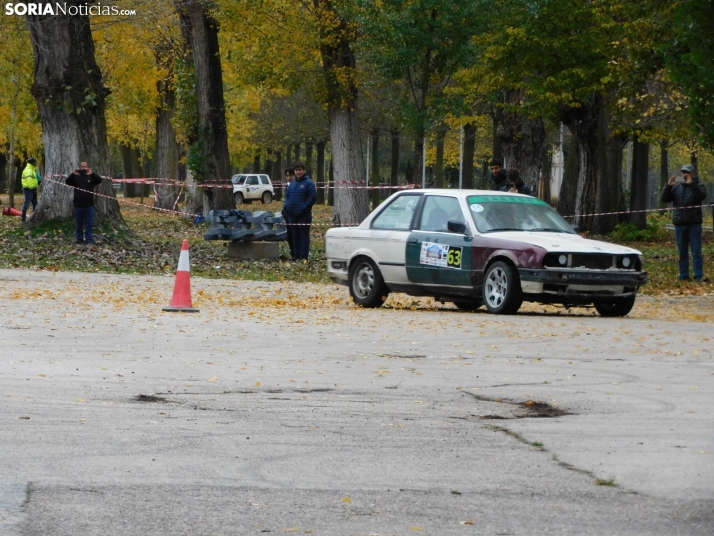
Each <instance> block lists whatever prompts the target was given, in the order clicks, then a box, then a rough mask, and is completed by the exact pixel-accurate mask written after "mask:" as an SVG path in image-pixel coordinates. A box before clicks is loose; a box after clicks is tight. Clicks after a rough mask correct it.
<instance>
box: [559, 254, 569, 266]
mask: <svg viewBox="0 0 714 536" xmlns="http://www.w3.org/2000/svg"><path fill="white" fill-rule="evenodd" d="M558 263H559V264H560V265H561V266H565V265H567V264H568V256H567V255H560V256H559V257H558Z"/></svg>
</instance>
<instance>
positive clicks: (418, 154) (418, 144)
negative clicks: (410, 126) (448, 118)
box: [414, 127, 426, 187]
mask: <svg viewBox="0 0 714 536" xmlns="http://www.w3.org/2000/svg"><path fill="white" fill-rule="evenodd" d="M425 137H426V130H425V129H424V128H423V127H420V128H419V129H418V131H417V135H416V138H415V140H414V184H418V185H420V186H422V187H425V186H426V177H425V176H424V175H425V173H424V151H426V147H425V141H424V138H425Z"/></svg>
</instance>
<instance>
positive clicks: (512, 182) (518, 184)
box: [501, 168, 533, 195]
mask: <svg viewBox="0 0 714 536" xmlns="http://www.w3.org/2000/svg"><path fill="white" fill-rule="evenodd" d="M507 176H508V184H506V185H505V186H503V187H502V188H501V191H502V192H511V193H512V194H525V195H533V192H532V191H531V187H530V186H528V185H527V184H526V183H525V181H524V180H523V179H522V178H521V172H520V171H518V170H517V169H516V168H513V169H509V170H508V174H507Z"/></svg>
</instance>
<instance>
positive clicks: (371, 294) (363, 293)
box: [349, 257, 389, 307]
mask: <svg viewBox="0 0 714 536" xmlns="http://www.w3.org/2000/svg"><path fill="white" fill-rule="evenodd" d="M349 277H350V296H352V299H353V300H354V302H355V303H356V304H358V305H361V306H362V307H381V306H382V304H383V303H384V302H385V301H386V300H387V296H388V295H389V289H388V288H387V285H385V284H384V279H382V274H381V273H380V272H379V268H377V266H376V265H375V264H374V262H373V261H372V259H369V258H367V257H360V258H358V259H356V260H354V261H353V262H352V266H350V276H349Z"/></svg>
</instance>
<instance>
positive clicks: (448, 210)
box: [419, 195, 465, 233]
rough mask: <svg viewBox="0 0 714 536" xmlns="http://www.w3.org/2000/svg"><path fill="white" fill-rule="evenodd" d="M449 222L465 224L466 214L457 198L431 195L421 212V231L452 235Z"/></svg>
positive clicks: (425, 201)
mask: <svg viewBox="0 0 714 536" xmlns="http://www.w3.org/2000/svg"><path fill="white" fill-rule="evenodd" d="M449 220H454V221H459V222H464V221H465V220H464V213H463V210H461V204H460V203H459V200H458V199H456V198H455V197H445V196H440V195H430V196H427V198H426V199H425V200H424V208H423V210H422V212H421V221H420V222H419V229H421V230H422V231H436V232H440V233H450V232H451V231H449V228H448V222H449Z"/></svg>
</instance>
